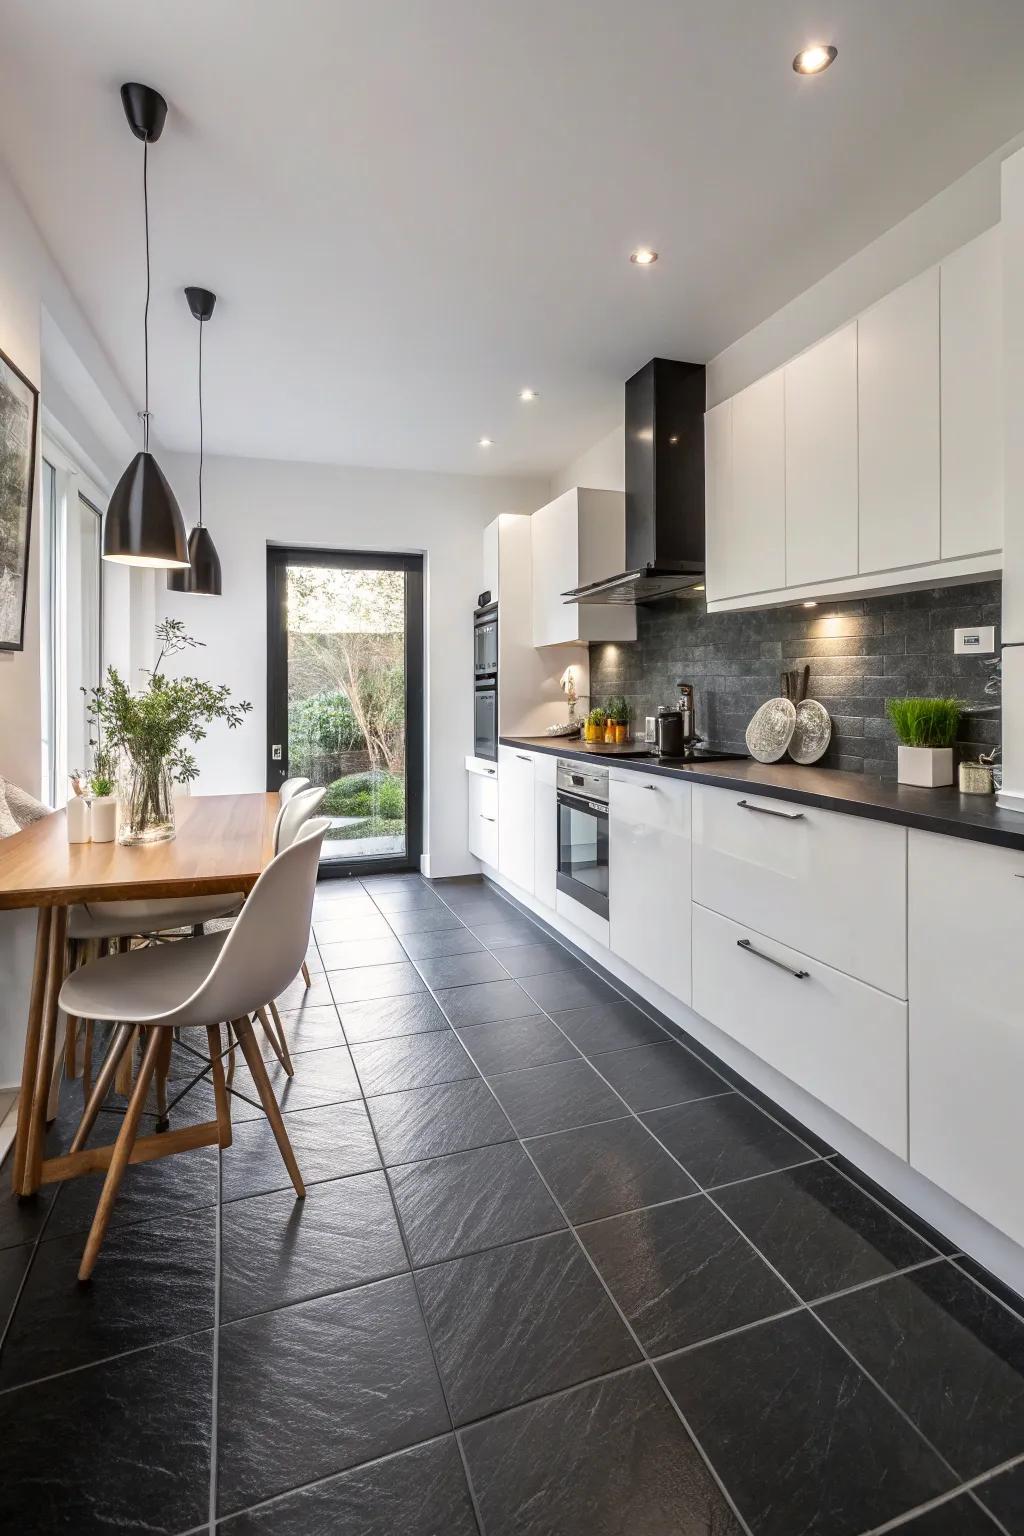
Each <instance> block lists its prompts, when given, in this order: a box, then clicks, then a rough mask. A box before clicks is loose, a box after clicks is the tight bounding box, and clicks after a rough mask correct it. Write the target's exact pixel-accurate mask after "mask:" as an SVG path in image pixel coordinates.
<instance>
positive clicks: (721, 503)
mask: <svg viewBox="0 0 1024 1536" xmlns="http://www.w3.org/2000/svg"><path fill="white" fill-rule="evenodd" d="M731 538H732V401H731V400H722V401H721V402H720V403H719V404H718V405H713V406H712V407H711V409H710V411H707V412H706V413H705V416H704V545H705V550H704V553H705V566H706V572H705V576H704V581H705V586H706V589H707V600H708V602H711V601H713V599H715V598H716V597H719V596H723V597H724V596H725V595H726V594H725V593H724V592H721V593H720V592H719V583H720V582H721V581H725V580H726V579H727V572H728V569H729V544H730V540H731Z"/></svg>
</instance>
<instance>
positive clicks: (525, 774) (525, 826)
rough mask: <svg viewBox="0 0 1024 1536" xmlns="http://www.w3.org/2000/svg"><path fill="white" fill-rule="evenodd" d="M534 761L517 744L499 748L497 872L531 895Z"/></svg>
mask: <svg viewBox="0 0 1024 1536" xmlns="http://www.w3.org/2000/svg"><path fill="white" fill-rule="evenodd" d="M533 775H534V760H533V758H532V757H531V756H530V754H529V753H528V752H521V751H519V749H518V748H517V747H499V748H498V873H499V874H501V875H504V877H505V879H506V880H509V881H511V883H512V884H513V885H516V886H518V887H519V889H520V890H522V891H527V892H529V893H530V894H531V895H532V894H533V870H534V777H533Z"/></svg>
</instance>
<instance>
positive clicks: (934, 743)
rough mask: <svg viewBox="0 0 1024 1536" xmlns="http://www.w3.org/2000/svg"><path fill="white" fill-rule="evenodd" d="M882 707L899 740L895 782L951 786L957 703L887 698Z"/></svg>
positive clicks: (958, 711) (926, 785)
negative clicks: (896, 780)
mask: <svg viewBox="0 0 1024 1536" xmlns="http://www.w3.org/2000/svg"><path fill="white" fill-rule="evenodd" d="M885 708H886V713H887V714H888V716H889V719H890V720H891V721H892V724H893V727H894V729H895V731H896V735H897V738H898V740H899V748H898V751H897V757H898V768H897V773H896V777H897V779H898V780H899V782H900V783H901V784H919V785H923V786H924V787H925V788H933V787H935V786H937V785H940V784H952V782H953V746H954V743H955V741H956V733H957V730H958V729H959V726H960V714H961V705H960V702H959V700H958V699H888V700H887V701H886V705H885Z"/></svg>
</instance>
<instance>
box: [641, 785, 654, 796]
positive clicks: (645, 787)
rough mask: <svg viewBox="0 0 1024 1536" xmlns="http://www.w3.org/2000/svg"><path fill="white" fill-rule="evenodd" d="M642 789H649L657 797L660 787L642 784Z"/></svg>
mask: <svg viewBox="0 0 1024 1536" xmlns="http://www.w3.org/2000/svg"><path fill="white" fill-rule="evenodd" d="M640 788H641V789H649V790H650V791H651V792H652V794H655V795H656V794H657V793H658V786H657V784H641V786H640Z"/></svg>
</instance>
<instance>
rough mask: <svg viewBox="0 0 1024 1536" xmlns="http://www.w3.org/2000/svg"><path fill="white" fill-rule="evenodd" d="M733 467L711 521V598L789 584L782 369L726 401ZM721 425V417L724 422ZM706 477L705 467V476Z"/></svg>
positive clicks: (708, 561)
mask: <svg viewBox="0 0 1024 1536" xmlns="http://www.w3.org/2000/svg"><path fill="white" fill-rule="evenodd" d="M731 406H732V410H731V417H732V421H731V435H732V444H731V471H726V473H725V476H724V477H723V476H722V466H721V465H719V466H718V467H717V469H716V470H715V474H716V476H717V477H718V478H719V479H722V478H724V479H725V480H726V485H725V486H724V487H723V488H724V489H725V494H724V495H720V496H719V497H718V498H716V501H715V504H714V505H713V509H712V516H711V519H710V520H709V523H711V524H713V526H714V533H713V537H712V538H711V540H710V541H709V544H708V560H707V577H706V584H707V592H708V599H709V600H711V599H714V598H719V597H736V596H739V595H741V594H743V593H746V592H763V591H766V590H770V589H773V588H776V587H784V586H785V584H786V405H785V389H784V384H783V375H782V371H781V370H780V371H779V372H777V373H770V374H769V375H768V377H767V378H765V379H759V380H758V381H757V383H756V384H751V385H750V386H749V388H747V389H744V390H741V391H740V393H739V394H738V395H734V396H733V398H732V401H731ZM723 425H724V423H723ZM707 478H709V477H707V475H706V479H707Z"/></svg>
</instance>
